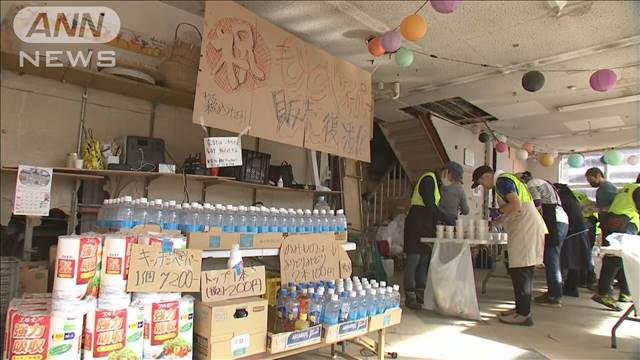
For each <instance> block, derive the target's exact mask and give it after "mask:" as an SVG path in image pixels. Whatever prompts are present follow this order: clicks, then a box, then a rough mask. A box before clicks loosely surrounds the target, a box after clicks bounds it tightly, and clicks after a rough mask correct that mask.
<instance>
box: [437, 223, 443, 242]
mask: <svg viewBox="0 0 640 360" xmlns="http://www.w3.org/2000/svg"><path fill="white" fill-rule="evenodd" d="M436 238H438V239H444V225H436Z"/></svg>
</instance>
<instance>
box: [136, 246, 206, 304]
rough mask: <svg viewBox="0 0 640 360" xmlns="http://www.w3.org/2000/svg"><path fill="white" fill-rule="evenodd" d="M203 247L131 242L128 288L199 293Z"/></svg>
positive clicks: (142, 290)
mask: <svg viewBox="0 0 640 360" xmlns="http://www.w3.org/2000/svg"><path fill="white" fill-rule="evenodd" d="M201 266H202V250H195V249H171V250H169V251H166V250H165V251H163V248H162V247H161V246H155V245H140V244H133V245H131V262H130V263H129V279H128V281H127V291H129V292H131V291H135V292H198V291H200V268H201Z"/></svg>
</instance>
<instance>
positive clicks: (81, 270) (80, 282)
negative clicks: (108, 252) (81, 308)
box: [53, 234, 102, 299]
mask: <svg viewBox="0 0 640 360" xmlns="http://www.w3.org/2000/svg"><path fill="white" fill-rule="evenodd" d="M101 252H102V236H100V235H98V234H83V235H69V236H59V237H58V247H57V253H56V262H55V270H54V274H53V276H54V278H53V294H54V297H56V295H57V296H58V297H59V298H73V299H82V298H85V297H93V298H95V297H97V295H98V289H99V282H100V263H101V259H102V254H101Z"/></svg>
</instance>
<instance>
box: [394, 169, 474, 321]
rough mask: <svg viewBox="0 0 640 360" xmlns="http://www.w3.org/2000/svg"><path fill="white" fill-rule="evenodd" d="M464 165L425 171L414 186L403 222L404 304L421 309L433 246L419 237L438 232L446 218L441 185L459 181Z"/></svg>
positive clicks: (433, 234)
mask: <svg viewBox="0 0 640 360" xmlns="http://www.w3.org/2000/svg"><path fill="white" fill-rule="evenodd" d="M459 169H462V166H461V165H460V164H458V163H456V162H453V161H449V162H447V163H446V164H445V166H444V169H441V170H439V171H438V173H437V174H436V172H432V171H427V172H425V173H424V174H423V175H422V176H420V178H419V179H418V181H417V182H416V185H415V187H414V189H413V194H412V195H411V208H410V209H409V214H408V215H407V219H406V220H405V226H404V252H405V253H406V254H407V260H406V262H405V267H404V291H405V306H407V307H408V308H411V309H421V308H422V303H423V299H424V289H425V287H426V284H427V268H428V267H429V259H430V256H431V248H430V247H429V246H428V245H427V244H424V243H422V242H421V241H420V239H421V238H423V237H431V238H434V237H435V236H436V224H437V223H438V222H439V221H442V220H443V219H444V218H445V215H444V214H443V213H442V212H441V211H440V210H439V209H438V204H440V187H441V186H442V185H443V184H444V185H450V184H452V183H453V182H454V181H459V180H460V179H457V178H456V176H455V175H454V174H455V173H457V171H458V170H459Z"/></svg>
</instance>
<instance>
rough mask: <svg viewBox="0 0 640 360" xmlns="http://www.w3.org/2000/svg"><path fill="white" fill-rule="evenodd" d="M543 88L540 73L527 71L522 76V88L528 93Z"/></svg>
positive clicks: (542, 77) (542, 78)
mask: <svg viewBox="0 0 640 360" xmlns="http://www.w3.org/2000/svg"><path fill="white" fill-rule="evenodd" d="M543 86H544V75H543V74H542V73H541V72H540V71H536V70H534V71H529V72H527V73H526V74H524V76H522V88H523V89H525V90H527V91H528V92H536V91H538V90H540V89H542V87H543Z"/></svg>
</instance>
